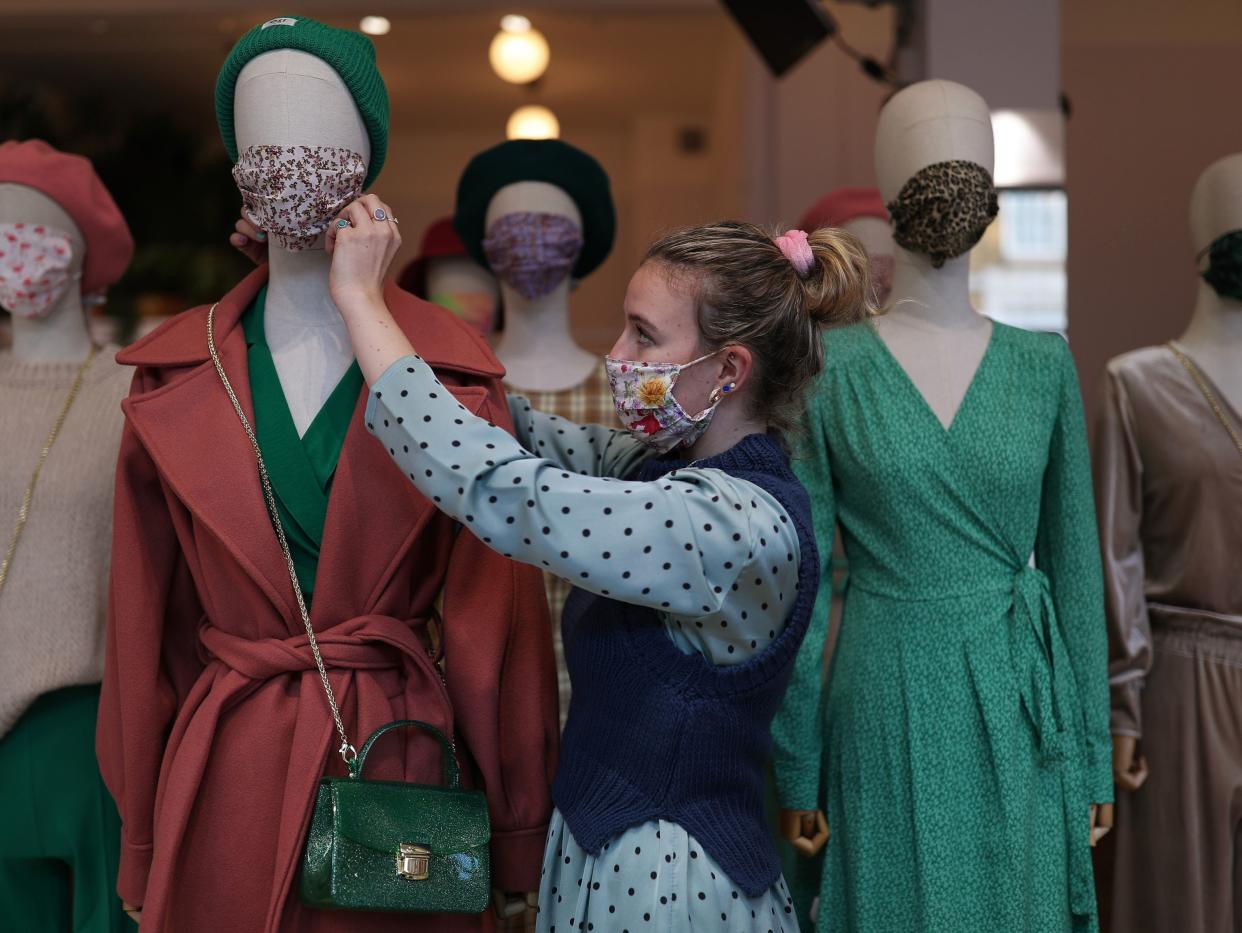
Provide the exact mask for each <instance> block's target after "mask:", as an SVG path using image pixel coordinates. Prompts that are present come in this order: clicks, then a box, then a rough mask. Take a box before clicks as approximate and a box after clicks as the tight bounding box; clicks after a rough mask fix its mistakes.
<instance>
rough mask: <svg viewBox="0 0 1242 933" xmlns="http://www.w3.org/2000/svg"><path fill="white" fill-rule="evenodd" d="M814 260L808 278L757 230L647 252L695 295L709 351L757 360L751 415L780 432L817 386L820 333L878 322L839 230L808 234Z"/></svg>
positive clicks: (860, 257)
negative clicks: (741, 352) (733, 347)
mask: <svg viewBox="0 0 1242 933" xmlns="http://www.w3.org/2000/svg"><path fill="white" fill-rule="evenodd" d="M807 242H808V244H809V246H810V248H811V254H812V256H813V259H814V261H813V262H812V264H811V267H810V269H809V270H808V271H807V273H806V274H805V275H800V274H799V273H798V271H797V270H796V269H795V268H794V265H793V263H792V262H791V261H790V260H789V259H788V258H786V256H785V254H784V253H783V252H782V251H781V249H780V247H779V246H777V245H776V242H775V241H774V238H773V234H771V233H769V232H768V231H765V230H763V229H762V228H760V227H757V226H755V225H754V224H748V223H742V222H739V221H721V222H720V223H714V224H706V225H704V226H700V227H690V228H688V229H685V230H679V231H677V232H674V233H670V234H668V235H666V236H663V237H661V238H660V239H659V240H657V241H656V242H655V243H653V244H651V246H650V248H649V249H648V250H647V255H646V256H645V257H644V259H643V262H644V263H646V262H658V263H661V264H663V265H665V266H667V267H668V270H669V272H670V273H671V274H672V275H674V276H675V277H676V279H677V281H678V284H679V285H681V286H682V287H686V288H689V289H691V294H692V295H693V297H694V301H695V305H696V312H697V315H698V321H699V333H700V334H701V335H702V337H703V342H704V344H706V346H707V348H708V350H714V349H717V348H719V347H724V346H728V345H729V344H740V345H742V346H744V347H746V348H747V349H748V350H750V352H751V354H752V355H753V357H754V372H753V375H752V376H751V379H752V380H753V388H752V390H751V393H750V394H751V405H752V414H753V415H754V416H755V417H757V418H761V419H763V420H764V421H766V422H767V423H768V424H769V425H770V426H771V427H773V428H775V429H776V430H778V431H780V432H782V433H788V432H789V431H790V430H791V429H793V428H794V427H795V426H796V424H797V422H798V418H799V415H800V414H801V410H802V400H803V398H802V397H803V395H804V393H805V392H806V389H807V388H808V386H809V385H810V383H811V381H812V380H813V379H814V378H815V377H816V376H817V375H818V374H819V372H820V370H821V369H823V366H824V351H823V339H822V337H823V331H824V330H825V329H826V328H828V327H835V326H839V325H844V324H853V323H856V322H858V321H862V320H865V319H866V318H867V317H869V316H870V315H871V314H873V313H874V308H873V306H872V304H871V299H870V295H871V282H870V272H869V268H868V263H867V254H866V251H865V250H864V249H863V245H862V243H861V242H859V240H858V238H857V237H855V236H853V235H852V234H850V233H846V232H845V231H844V230H841V229H838V228H835V227H823V228H821V229H819V230H815V231H813V232H811V233H809V235H808V237H807Z"/></svg>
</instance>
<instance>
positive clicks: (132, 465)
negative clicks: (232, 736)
mask: <svg viewBox="0 0 1242 933" xmlns="http://www.w3.org/2000/svg"><path fill="white" fill-rule="evenodd" d="M168 508H169V504H168V499H167V497H166V495H165V491H164V487H163V484H162V483H161V481H160V479H159V477H158V475H157V474H156V470H155V465H154V464H153V463H152V461H151V459H150V457H149V456H148V455H147V452H146V450H145V449H144V448H143V446H142V444H141V443H140V442H139V440H138V438H137V436H136V435H135V434H134V432H133V430H132V429H131V428H130V426H129V425H128V424H126V426H125V429H124V432H123V433H122V436H121V448H120V454H119V457H118V461H117V473H116V499H115V503H114V507H113V537H112V568H111V577H110V583H109V597H108V632H107V648H106V659H105V662H104V677H103V689H102V695H101V697H100V704H99V721H98V728H97V730H96V737H95V750H96V754H97V755H98V758H99V768H100V772H101V773H102V775H103V779H104V783H105V784H106V785H107V787H108V790H109V791H110V792H111V794H112V797H113V799H115V801H116V804H117V808H118V810H119V811H120V816H121V821H122V829H121V856H120V868H119V871H118V876H117V893H118V894H119V895H120V896H121V898H122V899H123V900H125V901H126V902H128V903H130V904H134V905H138V906H141V905H142V903H143V901H144V900H145V895H146V887H147V875H148V873H149V871H150V868H151V848H152V839H153V823H154V814H155V796H156V784H157V782H158V780H159V774H160V765H161V762H162V760H163V756H164V747H165V744H166V741H167V738H168V734H169V731H170V729H171V728H172V723H173V719H174V718H175V716H176V714H177V709H178V707H179V706H180V703H181V699H182V697H183V695H184V693H185V691H187V690H188V689H189V685H190V684H191V683H193V680H194V678H195V676H197V672H198V670H199V669H200V665H199V661H198V659H197V656H196V654H195V651H194V647H193V644H194V641H193V633H192V632H190V633H188V634H187V633H186V632H180V631H178V630H176V629H175V628H174V629H171V630H170V628H169V626H168V620H174V619H182V620H184V619H192V620H194V619H199V618H200V617H201V616H202V609H201V607H200V606H199V603H198V598H197V595H196V594H195V591H194V587H193V585H192V582H191V580H190V578H189V573H188V570H187V568H186V564H185V561H184V559H183V557H182V552H181V548H180V546H179V543H178V540H177V535H176V530H175V526H174V523H173V520H172V516H171V515H170V513H169V511H168Z"/></svg>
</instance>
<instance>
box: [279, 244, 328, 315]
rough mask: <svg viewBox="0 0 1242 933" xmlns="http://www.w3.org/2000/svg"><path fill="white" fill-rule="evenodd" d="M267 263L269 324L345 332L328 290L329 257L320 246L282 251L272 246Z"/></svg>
mask: <svg viewBox="0 0 1242 933" xmlns="http://www.w3.org/2000/svg"><path fill="white" fill-rule="evenodd" d="M268 263H269V273H268V287H267V294H268V300H267V312H266V314H267V320H268V321H276V322H284V323H287V324H288V323H296V324H297V325H298V326H300V327H325V326H326V327H332V328H336V329H339V330H342V331H343V330H344V328H345V323H344V321H342V320H341V315H340V312H339V311H337V309H336V304H335V303H334V302H333V301H332V294H331V292H330V291H329V290H328V276H329V274H330V273H331V271H332V257H331V256H329V255H328V253H327V252H326V251H325V250H324V248H323V245H322V243H317V244H316V245H315V246H314V247H313V248H311V249H305V250H288V249H282V248H281V247H279V246H277V245H276V244H274V243H273V244H272V246H271V248H270V249H269V250H268Z"/></svg>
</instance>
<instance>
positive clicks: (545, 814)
mask: <svg viewBox="0 0 1242 933" xmlns="http://www.w3.org/2000/svg"><path fill="white" fill-rule="evenodd" d="M480 413H481V414H482V415H483V417H485V418H487V419H488V420H490V421H492V422H493V423H494V424H496V425H497V426H499V427H502V428H505V429H508V428H509V426H510V423H509V413H508V408H507V407H506V404H505V398H504V394H503V392H502V391H501V389H500V386H499V384H498V383H497V384H494V385H492V386H490V387H489V397H488V401H487V402H486V404H485V406H484V410H483V411H482V412H480ZM444 639H445V673H446V680H447V682H448V688H449V695H450V696H451V697H452V700H453V708H454V711H455V716H456V717H457V721H458V733H459V735H460V737H461V738H462V739H463V740H464V741H465V744H466V746H467V749H468V751H469V753H470V755H471V757H472V758H473V760H474V763H475V765H476V767H477V768H478V769H479V771H480V773H481V776H482V779H483V786H484V790H485V791H486V794H487V803H488V811H489V813H490V817H491V823H492V847H491V856H492V878H493V882H492V883H493V887H497V888H500V889H502V890H506V891H536V890H538V889H539V875H540V871H541V868H542V865H543V847H544V841H545V839H546V836H547V830H548V821H549V818H550V816H551V812H552V799H551V791H550V788H551V784H552V775H553V773H554V772H555V770H556V759H557V747H558V744H559V737H560V730H559V719H558V716H557V689H556V661H555V659H554V657H553V654H552V637H551V628H550V626H549V622H548V607H547V601H546V598H545V596H544V586H543V575H542V574H541V573H540V572H539V571H538V570H537V569H535V568H534V567H529V566H526V565H524V564H520V563H517V562H516V561H512V560H506V559H505V558H504V557H502V556H501V555H500V554H498V553H496V552H495V551H494V550H492V549H491V548H489V547H487V546H486V545H485V544H484V543H483V542H482V541H480V540H479V539H478V538H477V537H475V536H474V535H473V534H471V532H470V531H469V529H463V530H462V531H461V532H460V533H459V534H458V535H457V538H456V541H455V543H454V546H453V555H452V558H451V559H450V561H449V569H448V576H447V579H446V581H445V590H444Z"/></svg>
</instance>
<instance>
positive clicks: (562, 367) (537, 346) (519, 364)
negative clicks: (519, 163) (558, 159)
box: [486, 181, 599, 392]
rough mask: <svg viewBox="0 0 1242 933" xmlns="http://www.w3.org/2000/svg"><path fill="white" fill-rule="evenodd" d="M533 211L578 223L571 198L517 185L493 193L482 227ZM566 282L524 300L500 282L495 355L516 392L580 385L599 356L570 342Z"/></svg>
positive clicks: (534, 184) (545, 187)
mask: <svg viewBox="0 0 1242 933" xmlns="http://www.w3.org/2000/svg"><path fill="white" fill-rule="evenodd" d="M522 211H538V212H541V213H546V214H560V215H562V216H565V217H568V218H570V219H571V220H573V221H574V223H577V224H579V225H581V223H582V216H581V214H580V213H579V211H578V207H577V205H576V204H574V202H573V199H572V198H570V196H569V195H568V194H566V193H565V192H564V191H562V190H561V189H560V188H558V187H556V186H555V185H551V184H548V183H547V182H542V181H521V182H516V183H514V184H511V185H506V186H505V187H503V188H501V189H500V190H499V191H498V192H496V195H495V197H493V198H492V201H491V204H490V205H489V206H488V209H487V222H486V225H487V226H488V227H490V226H491V225H492V223H493V222H494V221H496V220H497V219H499V218H501V217H504V216H505V215H507V214H514V213H518V212H522ZM569 286H570V279H569V278H566V279H565V280H564V281H562V282H560V283H558V284H557V286H556V288H554V289H553V290H552V291H551V292H549V293H548V294H546V295H542V296H540V297H539V298H535V299H533V300H532V299H529V298H525V297H524V296H522V295H520V294H519V293H518V292H517V291H516V290H515V289H513V288H512V287H511V286H509V285H508V284H507V283H505V282H501V283H500V292H501V294H502V295H503V296H504V303H505V329H504V333H503V334H502V335H501V338H500V341H499V343H498V344H497V346H496V356H497V357H499V358H500V362H501V363H503V364H504V367H505V382H506V383H507V384H508V385H509V386H510V387H511V388H516V389H519V390H521V389H524V390H527V391H536V392H560V391H563V390H565V389H570V388H573V387H574V386H576V385H579V384H581V383H582V382H583V381H584V380H586V379H587V378H589V377H590V375H591V374H592V373H593V372H594V371H595V368H596V367H597V366H598V365H599V357H598V356H597V355H596V354H594V353H590V352H588V351H586V350H584V349H583V348H582V347H580V346H578V344H577V343H576V342H574V338H573V335H572V334H571V333H570V330H569Z"/></svg>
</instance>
